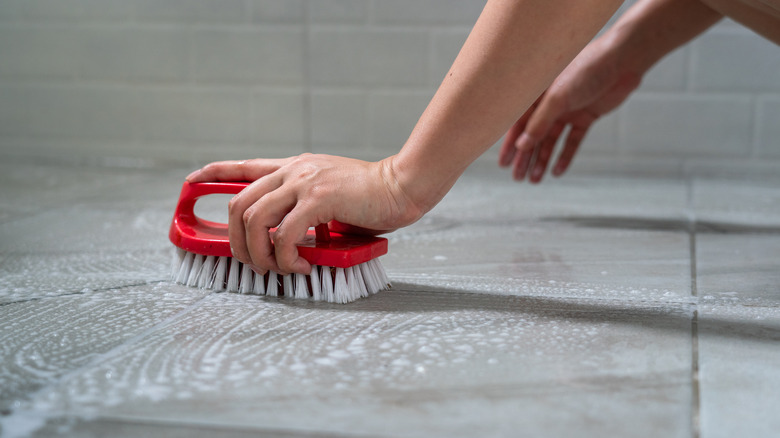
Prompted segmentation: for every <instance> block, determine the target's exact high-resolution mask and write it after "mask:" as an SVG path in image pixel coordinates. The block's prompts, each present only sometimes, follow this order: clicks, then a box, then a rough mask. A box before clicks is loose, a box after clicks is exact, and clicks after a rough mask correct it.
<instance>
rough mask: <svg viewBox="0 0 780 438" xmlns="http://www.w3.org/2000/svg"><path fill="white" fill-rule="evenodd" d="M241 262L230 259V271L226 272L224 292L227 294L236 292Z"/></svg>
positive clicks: (233, 258)
mask: <svg viewBox="0 0 780 438" xmlns="http://www.w3.org/2000/svg"><path fill="white" fill-rule="evenodd" d="M240 264H241V262H239V261H238V259H237V258H235V257H230V271H228V276H227V281H225V284H226V285H227V286H226V287H225V290H227V291H228V292H238V282H239V280H240V276H241V268H240V266H239V265H240Z"/></svg>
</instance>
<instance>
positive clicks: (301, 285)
mask: <svg viewBox="0 0 780 438" xmlns="http://www.w3.org/2000/svg"><path fill="white" fill-rule="evenodd" d="M295 298H303V299H305V298H309V285H308V284H306V275H304V274H295Z"/></svg>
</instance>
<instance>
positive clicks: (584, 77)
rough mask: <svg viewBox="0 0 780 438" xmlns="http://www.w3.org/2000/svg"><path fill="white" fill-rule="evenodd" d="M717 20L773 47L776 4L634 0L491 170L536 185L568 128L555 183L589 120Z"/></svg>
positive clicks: (510, 139) (529, 114)
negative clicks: (764, 39)
mask: <svg viewBox="0 0 780 438" xmlns="http://www.w3.org/2000/svg"><path fill="white" fill-rule="evenodd" d="M724 15H725V16H729V17H731V18H733V19H734V20H736V21H738V22H741V23H743V24H745V25H746V26H748V27H750V28H751V29H753V30H755V31H756V32H757V33H759V34H761V35H763V36H765V37H767V38H768V39H770V40H772V41H774V42H776V43H778V44H780V1H764V2H761V1H756V0H746V1H734V0H704V1H700V0H645V1H640V2H638V3H636V4H635V5H634V6H633V7H632V8H631V9H630V10H629V11H627V12H626V13H625V14H624V15H623V16H622V17H621V18H620V19H619V20H618V22H617V23H616V24H615V25H614V26H613V27H612V28H610V29H609V30H608V31H607V32H605V33H604V34H603V35H602V36H601V37H599V38H598V39H596V40H595V41H593V42H592V43H591V44H589V45H588V46H587V47H586V48H585V49H584V50H583V51H582V52H581V53H580V54H579V55H578V56H577V57H576V58H575V59H574V61H572V63H571V64H569V65H568V66H567V67H566V69H564V71H563V72H562V73H561V74H560V75H559V76H558V77H557V78H556V79H555V81H554V82H553V84H552V85H551V86H550V87H549V88H548V90H547V91H546V92H545V94H544V95H543V96H542V97H540V98H539V100H538V101H537V102H535V103H534V105H532V106H531V108H529V109H528V111H526V112H525V114H523V116H522V117H520V118H519V119H518V120H517V122H515V124H514V125H513V126H512V127H511V128H510V129H509V131H508V132H507V135H506V137H505V138H504V141H503V144H502V147H501V151H500V153H499V165H500V166H502V167H510V166H511V168H512V176H513V178H514V179H516V180H518V181H522V180H524V179H528V180H529V181H530V182H532V183H539V182H541V180H542V178H543V176H544V174H545V172H546V171H547V169H548V166H549V164H550V162H551V157H552V155H553V150H554V149H555V145H556V143H557V142H558V139H559V137H560V136H561V133H562V132H563V131H564V128H566V127H568V128H569V131H568V134H567V135H566V136H565V139H564V141H563V142H562V147H561V151H560V153H559V154H558V157H557V161H556V162H555V165H554V166H552V167H551V169H550V172H551V173H552V174H553V175H554V176H560V175H561V174H563V173H564V172H565V171H566V169H568V167H569V165H570V164H571V161H572V159H573V157H574V155H575V154H576V152H577V150H578V148H579V146H580V144H581V143H582V140H583V139H584V138H585V135H586V134H587V132H588V130H589V129H590V127H591V126H592V125H593V123H594V122H595V121H596V120H598V119H599V118H600V117H602V116H604V115H605V114H607V113H609V112H610V111H612V110H613V109H615V108H616V107H617V106H619V105H620V104H621V103H622V102H623V101H624V100H625V99H626V98H627V97H628V96H629V95H630V94H631V92H632V91H634V90H635V89H636V88H637V87H638V86H639V84H640V82H641V79H642V76H643V75H644V74H645V73H646V72H647V71H648V70H649V69H650V67H652V66H653V65H654V64H655V63H657V62H658V61H659V60H660V59H661V58H662V57H663V56H665V55H666V54H668V53H669V52H671V51H673V50H675V49H676V48H678V47H680V46H682V45H683V44H685V43H687V42H689V41H690V40H691V39H693V38H694V37H696V36H697V35H699V34H701V33H702V32H704V31H705V30H706V29H708V28H709V27H711V26H712V25H713V24H715V23H716V22H717V21H718V20H720V19H721V18H722V17H723V16H724Z"/></svg>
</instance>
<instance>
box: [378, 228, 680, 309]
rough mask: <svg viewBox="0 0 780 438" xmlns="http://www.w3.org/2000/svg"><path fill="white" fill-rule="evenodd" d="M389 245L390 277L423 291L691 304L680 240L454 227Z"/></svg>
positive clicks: (630, 233)
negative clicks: (443, 289) (443, 288)
mask: <svg viewBox="0 0 780 438" xmlns="http://www.w3.org/2000/svg"><path fill="white" fill-rule="evenodd" d="M424 220H425V219H424ZM426 223H427V224H433V223H435V219H433V220H429V222H426ZM390 244H391V248H392V251H390V253H389V254H388V255H387V256H386V257H385V258H384V264H385V266H386V267H387V269H388V271H389V272H390V274H391V275H392V276H393V277H394V278H397V279H399V280H403V281H406V282H410V283H417V284H419V285H420V287H421V288H425V287H435V286H436V285H446V286H447V287H449V288H453V289H456V290H463V291H471V292H478V291H481V292H486V293H502V294H513V295H545V296H569V297H575V298H576V297H602V298H606V297H609V298H618V299H619V298H622V299H635V300H648V299H651V300H664V301H678V302H679V301H687V300H688V299H689V297H690V264H689V262H690V260H689V256H688V248H689V238H688V235H687V233H683V232H662V231H641V230H639V231H635V230H623V229H617V230H613V229H601V228H580V227H569V226H551V225H547V224H537V223H532V224H528V223H524V224H519V225H511V224H507V225H503V226H497V225H484V226H483V225H480V224H474V223H469V224H464V223H457V222H454V221H453V222H451V223H449V224H448V226H446V227H441V228H440V229H436V227H435V226H429V227H427V228H422V231H421V232H419V233H415V232H413V230H409V231H406V232H405V233H404V234H401V233H399V234H397V235H394V236H392V237H391V241H390Z"/></svg>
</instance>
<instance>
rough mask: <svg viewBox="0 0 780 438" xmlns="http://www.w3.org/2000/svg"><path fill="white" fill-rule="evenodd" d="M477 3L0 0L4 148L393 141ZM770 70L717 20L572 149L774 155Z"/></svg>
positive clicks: (748, 36)
mask: <svg viewBox="0 0 780 438" xmlns="http://www.w3.org/2000/svg"><path fill="white" fill-rule="evenodd" d="M484 3H485V2H484V0H0V152H3V151H5V148H6V145H11V144H13V145H21V144H26V145H28V146H29V145H39V146H38V149H36V150H38V151H40V150H42V149H43V148H44V146H40V145H46V147H56V145H57V144H61V145H62V147H63V148H75V149H74V150H75V151H81V153H84V154H87V153H89V154H90V155H95V154H96V153H99V151H100V147H101V146H100V145H101V144H102V143H105V148H106V149H105V150H106V153H107V154H115V155H116V154H120V155H121V154H129V155H132V156H144V157H145V156H147V155H149V156H160V157H168V158H170V157H174V158H175V157H178V156H181V158H182V159H186V160H193V159H196V158H193V157H199V158H197V159H200V158H203V157H210V158H215V159H219V158H220V157H221V156H222V155H223V154H224V155H226V157H225V158H228V157H227V156H228V155H229V156H230V157H234V158H241V157H245V155H246V152H247V151H248V152H249V155H255V152H257V154H258V155H259V154H262V155H263V156H284V155H288V154H293V153H299V152H302V151H304V150H312V151H314V152H324V153H346V154H349V155H354V156H365V155H366V154H368V155H372V154H373V155H382V154H390V153H394V152H396V151H397V150H398V148H399V147H400V146H401V145H402V144H403V142H404V141H405V140H406V138H407V136H408V135H409V133H410V131H411V129H412V128H413V126H414V124H415V122H416V121H417V118H418V117H419V115H420V114H421V113H422V111H423V109H424V108H425V106H426V105H427V103H428V101H429V99H430V97H431V96H432V95H433V92H434V90H435V89H436V87H437V86H438V85H439V83H440V81H441V78H442V77H444V75H445V74H446V72H447V70H448V69H449V67H450V65H451V63H452V61H453V60H454V58H455V56H456V55H457V53H458V51H459V50H460V47H461V45H462V43H463V41H465V39H466V37H467V35H468V33H469V31H470V29H471V27H472V26H473V24H474V22H475V20H476V18H477V17H478V15H479V13H480V12H481V10H482V8H483V7H484ZM634 3H635V1H634V0H628V1H626V2H625V3H624V4H623V5H622V6H621V7H620V10H619V11H618V13H617V14H616V15H615V17H613V18H612V19H611V20H610V23H614V21H615V20H616V19H617V17H618V16H619V15H620V14H621V13H622V12H624V11H625V10H627V9H629V8H630V7H631V6H632V5H633V4H634ZM778 71H780V49H778V48H777V46H776V45H774V44H772V43H769V42H766V41H765V40H763V39H761V38H760V37H758V36H757V35H755V34H753V33H752V32H750V31H748V30H746V29H745V28H743V27H742V26H741V25H739V24H737V23H735V22H733V21H730V20H722V21H721V22H720V23H718V24H717V25H716V26H714V27H713V29H712V30H710V31H709V32H708V33H706V34H704V35H703V36H701V37H699V38H697V39H696V40H694V41H693V42H692V43H691V44H689V45H686V46H685V47H683V48H681V49H679V50H677V51H675V52H673V53H671V54H669V55H668V56H667V57H665V58H664V59H663V60H662V61H661V62H660V63H659V64H658V65H656V66H655V67H654V68H653V69H652V70H651V71H650V72H648V74H647V75H645V78H644V80H643V83H642V86H641V88H640V89H639V90H638V91H637V92H636V93H634V95H633V96H631V97H630V98H629V100H628V101H627V102H626V103H625V104H624V105H623V106H622V107H621V108H620V109H618V110H617V111H616V112H615V113H614V114H612V115H609V116H607V117H605V118H604V119H602V120H600V121H598V122H597V123H596V125H594V127H593V128H592V129H591V132H590V133H589V135H588V136H587V137H586V140H585V143H584V145H583V147H582V152H581V154H593V155H594V156H597V155H612V154H618V155H619V156H620V159H632V158H636V159H640V160H645V161H643V162H646V160H647V158H649V157H650V156H652V155H657V156H664V157H668V158H679V159H684V160H688V161H690V160H694V159H706V160H718V159H721V160H724V162H732V161H733V160H734V159H741V160H754V161H766V160H772V159H780V147H779V146H778V144H780V142H778V140H777V139H778V138H780V133H779V132H778V129H780V128H778V126H780V123H777V121H778V120H780V115H778V111H780V109H778V108H780V103H778V100H779V98H778V95H780V81H778V80H777V78H778V75H777V72H778ZM79 144H84V145H85V146H84V147H77V146H74V145H79ZM9 147H10V146H9ZM68 150H69V152H70V149H68ZM170 151H176V153H171V152H170ZM17 152H18V151H17ZM190 152H191V153H190ZM20 153H21V152H20ZM166 159H167V158H166Z"/></svg>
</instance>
